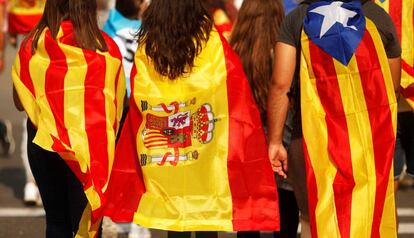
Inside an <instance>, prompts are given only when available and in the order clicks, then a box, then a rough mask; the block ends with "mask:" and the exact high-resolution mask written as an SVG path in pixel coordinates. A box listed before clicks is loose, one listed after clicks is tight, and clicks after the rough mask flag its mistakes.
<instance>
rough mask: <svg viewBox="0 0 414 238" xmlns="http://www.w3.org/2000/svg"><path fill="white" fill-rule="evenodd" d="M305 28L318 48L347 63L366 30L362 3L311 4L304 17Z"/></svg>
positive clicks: (324, 2) (332, 2)
mask: <svg viewBox="0 0 414 238" xmlns="http://www.w3.org/2000/svg"><path fill="white" fill-rule="evenodd" d="M304 30H305V33H306V34H307V35H308V37H309V39H310V40H311V41H312V42H313V43H315V44H316V45H317V46H318V47H319V48H321V49H322V50H323V51H325V52H326V53H328V54H329V55H331V56H332V57H334V58H335V59H337V60H338V61H339V62H341V63H342V64H344V65H348V63H349V61H350V60H351V58H352V56H353V55H354V53H355V51H356V49H357V48H358V46H359V43H360V42H361V40H362V37H363V35H364V32H365V17H364V15H363V13H362V10H361V3H360V2H359V1H354V2H336V1H329V2H327V1H320V2H315V3H312V4H310V5H309V7H308V12H307V15H306V16H305V21H304Z"/></svg>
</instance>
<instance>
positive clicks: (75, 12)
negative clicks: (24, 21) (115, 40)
mask: <svg viewBox="0 0 414 238" xmlns="http://www.w3.org/2000/svg"><path fill="white" fill-rule="evenodd" d="M96 9H97V5H96V0H47V1H46V5H45V10H44V12H43V16H42V18H41V19H40V21H39V23H38V24H37V25H36V27H35V28H34V29H33V30H32V31H31V32H30V33H29V35H28V36H27V38H26V39H29V38H33V41H32V52H33V53H34V52H35V51H36V49H37V44H38V41H39V38H40V36H41V34H42V32H43V30H44V29H45V28H48V29H49V30H50V33H51V35H52V37H53V38H55V39H56V36H57V34H58V33H59V28H60V24H61V22H62V21H64V20H69V21H71V22H72V24H73V30H74V37H75V42H76V44H77V46H78V47H80V48H83V49H87V50H93V51H95V50H97V49H99V50H101V51H108V47H107V45H106V42H105V39H104V38H103V36H102V35H101V32H100V30H99V27H98V22H97V12H96ZM25 42H27V40H25Z"/></svg>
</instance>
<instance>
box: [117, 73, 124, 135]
mask: <svg viewBox="0 0 414 238" xmlns="http://www.w3.org/2000/svg"><path fill="white" fill-rule="evenodd" d="M125 92H126V79H125V74H124V71H123V69H122V68H121V71H120V73H119V79H118V91H117V92H116V100H117V105H116V106H117V112H116V121H117V123H118V124H117V127H116V128H117V131H116V134H117V133H118V132H119V129H120V128H119V123H120V122H121V118H122V113H123V111H124V101H125Z"/></svg>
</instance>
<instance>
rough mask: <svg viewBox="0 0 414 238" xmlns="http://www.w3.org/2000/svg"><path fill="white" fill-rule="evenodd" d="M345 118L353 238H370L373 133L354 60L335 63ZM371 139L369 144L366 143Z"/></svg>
mask: <svg viewBox="0 0 414 238" xmlns="http://www.w3.org/2000/svg"><path fill="white" fill-rule="evenodd" d="M334 64H335V69H336V72H337V77H338V82H339V88H340V91H341V98H342V103H343V107H344V111H345V114H346V121H347V126H348V133H349V138H350V140H349V142H350V149H351V159H352V169H353V176H354V180H355V188H354V190H353V192H352V210H351V233H350V237H352V238H358V237H366V238H368V237H370V236H371V228H372V221H373V216H374V204H375V191H376V179H375V177H376V173H375V159H374V147H373V143H372V139H371V138H372V132H371V126H370V119H369V114H368V109H367V105H366V103H365V95H364V91H363V86H362V83H361V78H360V75H359V70H358V64H357V61H356V58H355V56H353V57H352V59H351V61H350V62H349V64H348V66H344V65H343V64H341V63H340V62H338V61H337V60H335V59H334ZM367 138H369V141H367V140H366V139H367Z"/></svg>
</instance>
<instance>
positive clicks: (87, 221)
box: [75, 204, 102, 238]
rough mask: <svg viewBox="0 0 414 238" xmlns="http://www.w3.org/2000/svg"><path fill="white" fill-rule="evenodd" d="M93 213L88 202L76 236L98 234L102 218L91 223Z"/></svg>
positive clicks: (91, 236) (88, 236) (82, 236)
mask: <svg viewBox="0 0 414 238" xmlns="http://www.w3.org/2000/svg"><path fill="white" fill-rule="evenodd" d="M91 214H92V210H91V206H90V205H89V204H88V205H87V206H86V208H85V210H84V211H83V213H82V217H81V220H80V222H79V228H78V231H77V232H76V234H75V238H93V237H95V236H96V234H97V232H98V230H99V226H100V224H101V221H102V219H99V220H98V221H97V222H96V223H95V224H91Z"/></svg>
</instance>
